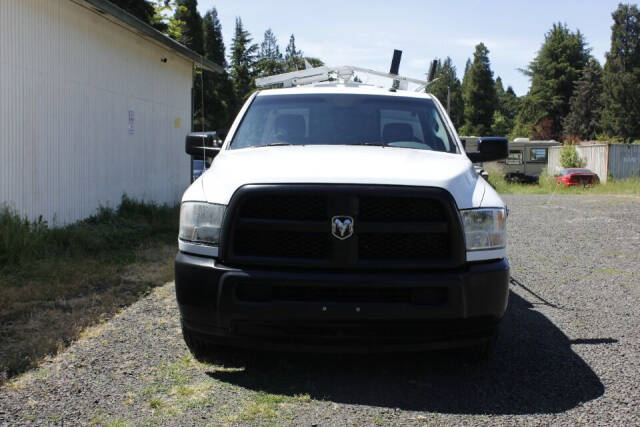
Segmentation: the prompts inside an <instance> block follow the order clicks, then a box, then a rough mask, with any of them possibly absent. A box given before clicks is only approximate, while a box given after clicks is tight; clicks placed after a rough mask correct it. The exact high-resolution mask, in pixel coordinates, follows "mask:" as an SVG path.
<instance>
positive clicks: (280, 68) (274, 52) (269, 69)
mask: <svg viewBox="0 0 640 427" xmlns="http://www.w3.org/2000/svg"><path fill="white" fill-rule="evenodd" d="M257 59H258V61H257V63H256V70H257V72H258V75H260V76H270V75H273V74H279V73H283V72H284V70H285V64H284V60H283V57H282V53H280V47H279V46H278V40H277V39H276V36H275V34H273V31H271V28H269V29H268V30H267V31H265V32H264V40H263V41H262V43H261V44H260V51H259V52H258V58H257Z"/></svg>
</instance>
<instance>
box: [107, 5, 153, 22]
mask: <svg viewBox="0 0 640 427" xmlns="http://www.w3.org/2000/svg"><path fill="white" fill-rule="evenodd" d="M110 1H111V3H113V4H115V5H116V6H118V7H119V8H120V9H122V10H124V11H126V12H129V13H130V14H132V15H133V16H135V17H136V18H138V19H139V20H141V21H142V22H145V23H147V24H152V20H153V16H154V15H155V9H154V8H153V5H152V4H151V3H149V2H148V1H146V0H110Z"/></svg>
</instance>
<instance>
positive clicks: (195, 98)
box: [174, 0, 205, 130]
mask: <svg viewBox="0 0 640 427" xmlns="http://www.w3.org/2000/svg"><path fill="white" fill-rule="evenodd" d="M174 22H175V23H176V24H177V26H178V29H177V30H176V32H175V35H176V38H177V40H178V41H179V42H180V43H182V44H183V45H185V46H186V47H188V48H189V49H191V50H193V51H195V52H197V53H199V54H201V55H202V54H203V53H204V40H203V31H202V17H201V16H200V13H198V0H177V1H176V8H175V14H174ZM201 73H202V71H200V70H197V69H194V75H193V89H192V96H191V102H192V114H193V117H192V120H191V123H192V124H191V129H192V130H205V129H204V125H205V121H204V117H203V116H204V112H205V110H204V105H203V103H204V98H203V92H204V87H203V84H204V82H203V80H204V76H203V75H202V74H201Z"/></svg>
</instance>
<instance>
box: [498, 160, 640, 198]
mask: <svg viewBox="0 0 640 427" xmlns="http://www.w3.org/2000/svg"><path fill="white" fill-rule="evenodd" d="M485 169H486V171H487V172H488V173H489V183H490V184H491V185H492V186H493V187H494V188H495V189H496V191H497V192H498V193H500V194H552V193H556V194H626V195H636V196H639V195H640V177H635V178H628V179H621V180H615V179H608V180H607V182H606V183H604V184H598V185H595V186H593V187H587V188H585V187H582V186H575V187H564V186H562V185H558V184H557V183H556V180H555V178H554V177H552V176H549V175H547V173H546V172H544V171H543V172H542V174H541V175H540V180H539V182H538V183H537V184H515V183H509V182H507V181H505V179H504V170H503V169H502V168H501V167H500V165H498V164H495V163H493V164H487V165H486V168H485Z"/></svg>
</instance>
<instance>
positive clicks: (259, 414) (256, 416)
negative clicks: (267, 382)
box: [224, 391, 311, 423]
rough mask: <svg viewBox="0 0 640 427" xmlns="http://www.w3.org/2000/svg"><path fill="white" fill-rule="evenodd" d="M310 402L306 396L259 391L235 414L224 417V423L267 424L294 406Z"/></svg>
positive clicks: (309, 398)
mask: <svg viewBox="0 0 640 427" xmlns="http://www.w3.org/2000/svg"><path fill="white" fill-rule="evenodd" d="M310 401H311V397H310V396H309V395H308V394H298V395H295V396H286V395H282V394H272V393H266V392H263V391H259V392H257V393H255V394H253V395H252V397H251V398H250V399H248V400H246V401H245V402H244V404H243V405H241V406H240V408H239V410H238V411H237V412H236V413H235V414H233V415H230V416H228V417H226V418H225V420H224V421H225V422H229V423H238V422H240V421H254V422H256V421H260V422H269V421H273V420H274V419H276V418H278V416H283V415H284V416H286V414H287V413H290V412H291V408H292V407H293V406H294V405H295V404H300V403H303V404H304V403H309V402H310ZM283 413H284V414H283Z"/></svg>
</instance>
